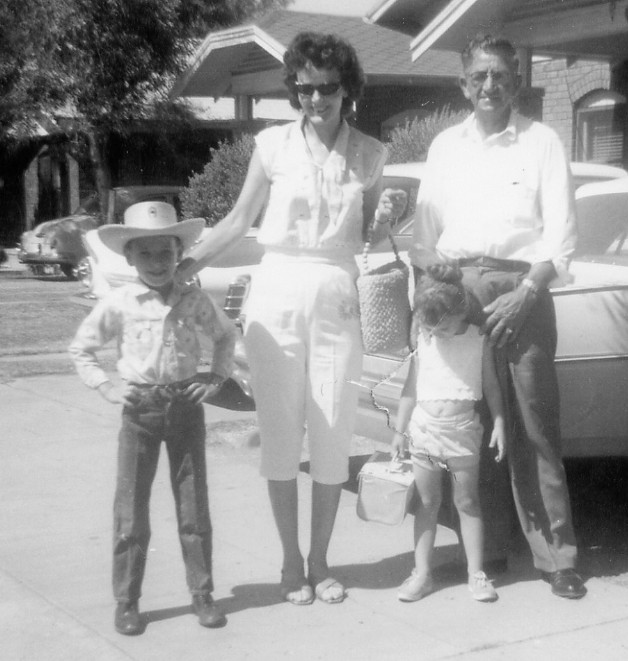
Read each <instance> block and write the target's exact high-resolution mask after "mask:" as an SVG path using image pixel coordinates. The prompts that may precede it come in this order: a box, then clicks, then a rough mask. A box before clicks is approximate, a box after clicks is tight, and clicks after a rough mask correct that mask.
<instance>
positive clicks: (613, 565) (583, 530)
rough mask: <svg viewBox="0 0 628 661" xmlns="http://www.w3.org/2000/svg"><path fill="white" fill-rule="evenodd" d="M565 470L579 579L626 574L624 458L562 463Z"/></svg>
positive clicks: (627, 472)
mask: <svg viewBox="0 0 628 661" xmlns="http://www.w3.org/2000/svg"><path fill="white" fill-rule="evenodd" d="M565 470H566V472H567V481H568V483H569V490H570V495H571V504H572V511H573V519H574V528H575V530H576V536H577V540H578V547H579V552H580V569H581V571H582V573H583V575H585V576H586V577H593V576H595V577H599V578H604V577H615V576H619V575H621V574H627V573H628V492H627V491H626V484H627V482H628V457H596V458H587V459H566V460H565ZM626 586H627V587H628V576H627V577H626Z"/></svg>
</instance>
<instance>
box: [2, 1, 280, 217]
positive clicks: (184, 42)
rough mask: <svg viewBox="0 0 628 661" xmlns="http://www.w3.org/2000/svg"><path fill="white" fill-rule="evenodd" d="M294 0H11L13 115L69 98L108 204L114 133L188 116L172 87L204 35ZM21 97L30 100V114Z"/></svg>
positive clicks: (9, 108)
mask: <svg viewBox="0 0 628 661" xmlns="http://www.w3.org/2000/svg"><path fill="white" fill-rule="evenodd" d="M287 1H288V0H3V2H4V3H5V5H6V6H4V7H3V9H2V12H1V13H0V20H1V19H2V18H5V17H6V18H8V19H9V20H8V22H7V25H8V26H10V27H9V28H7V29H6V30H5V26H4V25H3V26H2V29H3V32H2V33H0V34H8V36H9V37H10V39H11V43H10V44H9V45H8V50H7V51H5V52H6V53H7V55H8V56H9V57H8V61H9V64H8V65H6V66H4V65H2V67H0V82H3V81H4V80H7V81H8V82H9V83H10V84H11V86H12V89H13V90H14V95H13V97H12V98H11V100H10V103H7V104H6V106H5V107H4V110H5V112H4V115H3V117H4V118H5V121H6V122H7V125H8V124H11V123H13V124H15V123H16V122H17V121H18V120H19V119H20V118H26V117H29V118H32V117H33V114H34V113H36V112H39V111H41V109H42V108H45V107H48V108H49V109H52V108H53V107H54V106H53V104H54V105H56V107H57V108H59V107H60V106H61V105H63V106H64V107H65V108H66V109H67V111H68V112H69V113H70V115H71V117H72V121H70V122H68V123H66V124H65V125H64V130H66V131H67V132H68V134H71V135H77V134H78V135H81V136H84V137H85V139H86V140H87V143H88V146H89V153H90V158H91V161H92V164H93V169H94V174H95V179H96V186H97V188H98V191H99V193H100V197H101V202H102V208H103V210H105V209H106V204H107V196H106V195H105V191H106V190H107V189H108V188H110V186H111V174H110V171H109V162H108V145H109V139H110V136H111V135H112V133H114V132H116V133H120V134H125V132H128V131H129V130H130V128H131V127H132V125H133V123H135V122H137V121H141V120H149V119H165V120H167V121H172V120H173V119H184V118H185V117H186V113H185V111H184V110H183V109H182V108H181V106H180V105H177V104H176V103H174V102H172V101H171V100H170V99H169V98H168V91H169V88H170V86H171V84H172V82H173V80H174V78H175V77H176V75H177V74H179V73H180V72H181V71H182V70H183V68H184V66H185V64H186V62H187V59H188V57H189V55H190V54H191V52H192V50H193V49H194V46H195V44H196V42H195V38H198V37H200V36H204V35H205V34H206V33H207V32H208V31H209V30H210V29H217V28H222V27H226V26H228V25H232V24H235V23H237V22H239V21H241V20H243V19H244V18H245V17H246V16H253V15H255V14H257V13H258V12H261V11H264V10H266V9H269V8H271V7H278V6H284V5H285V4H286V2H287ZM25 18H27V19H28V20H24V19H25ZM31 19H32V21H31ZM11 26H12V27H11ZM13 27H17V31H16V33H15V35H14V36H12V33H11V30H12V29H13ZM19 99H22V100H26V101H27V102H25V103H24V106H23V107H24V112H23V113H21V115H20V112H19V103H17V101H19Z"/></svg>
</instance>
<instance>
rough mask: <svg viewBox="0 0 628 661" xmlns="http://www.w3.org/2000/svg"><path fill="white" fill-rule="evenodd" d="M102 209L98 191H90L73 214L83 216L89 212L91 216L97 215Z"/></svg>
mask: <svg viewBox="0 0 628 661" xmlns="http://www.w3.org/2000/svg"><path fill="white" fill-rule="evenodd" d="M99 211H100V198H99V197H98V193H90V194H89V195H88V196H87V197H84V198H83V199H82V200H81V203H80V204H79V205H78V207H76V209H75V210H74V211H73V212H72V215H73V216H82V215H83V214H88V215H90V216H92V215H94V216H95V215H96V214H97V213H98V212H99Z"/></svg>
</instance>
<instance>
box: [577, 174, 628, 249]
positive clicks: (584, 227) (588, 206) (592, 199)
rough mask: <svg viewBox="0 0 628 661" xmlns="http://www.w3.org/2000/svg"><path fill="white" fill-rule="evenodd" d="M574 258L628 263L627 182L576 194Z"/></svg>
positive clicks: (592, 187) (591, 187)
mask: <svg viewBox="0 0 628 661" xmlns="http://www.w3.org/2000/svg"><path fill="white" fill-rule="evenodd" d="M576 219H577V220H576V222H577V228H578V243H577V247H576V255H577V256H583V255H585V256H598V257H599V256H604V257H605V258H606V259H608V260H613V259H615V258H616V257H618V256H623V257H624V258H627V259H628V245H626V235H627V233H628V182H626V181H624V180H619V179H618V180H613V181H607V182H604V183H597V184H589V185H588V186H583V187H582V188H581V189H580V190H579V191H578V193H577V194H576Z"/></svg>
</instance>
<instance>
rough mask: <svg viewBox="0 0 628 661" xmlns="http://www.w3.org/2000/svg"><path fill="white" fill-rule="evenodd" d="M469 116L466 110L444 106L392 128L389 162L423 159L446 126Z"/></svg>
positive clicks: (387, 145) (408, 161)
mask: <svg viewBox="0 0 628 661" xmlns="http://www.w3.org/2000/svg"><path fill="white" fill-rule="evenodd" d="M468 116H469V111H468V110H452V109H451V108H450V107H449V106H444V107H443V108H440V109H439V110H436V111H435V112H433V113H431V114H430V115H427V116H426V117H422V118H417V119H413V120H412V121H411V122H406V125H405V126H400V127H397V128H395V129H393V131H392V133H391V136H390V140H389V142H387V143H386V147H387V148H388V162H389V163H411V162H413V161H424V160H425V159H426V158H427V151H428V149H429V148H430V145H431V144H432V140H434V138H435V137H436V136H437V135H438V134H439V133H440V132H441V131H444V130H445V129H446V128H449V127H450V126H454V125H455V124H459V123H460V122H462V121H463V120H464V119H465V118H466V117H468Z"/></svg>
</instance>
